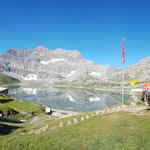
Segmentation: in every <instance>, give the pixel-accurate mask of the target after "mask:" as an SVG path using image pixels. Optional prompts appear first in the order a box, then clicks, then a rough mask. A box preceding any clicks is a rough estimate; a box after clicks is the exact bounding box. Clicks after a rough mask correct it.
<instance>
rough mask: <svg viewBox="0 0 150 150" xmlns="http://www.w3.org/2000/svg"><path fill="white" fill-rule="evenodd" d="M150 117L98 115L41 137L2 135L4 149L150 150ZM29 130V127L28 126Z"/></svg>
mask: <svg viewBox="0 0 150 150" xmlns="http://www.w3.org/2000/svg"><path fill="white" fill-rule="evenodd" d="M149 122H150V117H149V113H147V115H146V116H137V115H132V114H128V113H125V112H118V113H113V114H106V115H99V116H95V117H93V118H91V119H89V120H86V121H84V122H80V123H78V124H74V125H71V126H67V125H66V126H65V127H63V128H57V129H56V130H47V131H46V132H44V133H41V134H40V135H34V134H33V135H28V134H25V135H22V136H21V135H19V134H17V133H16V132H15V133H11V134H9V135H5V136H0V149H1V150H10V149H11V150H20V149H22V150H72V149H73V150H84V149H85V150H86V149H88V150H149V147H150V142H149V141H150V136H149V135H150V126H149ZM26 128H27V127H26Z"/></svg>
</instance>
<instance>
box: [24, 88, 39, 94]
mask: <svg viewBox="0 0 150 150" xmlns="http://www.w3.org/2000/svg"><path fill="white" fill-rule="evenodd" d="M22 90H23V91H24V92H25V93H27V94H29V95H35V94H36V93H37V89H36V88H23V89H22Z"/></svg>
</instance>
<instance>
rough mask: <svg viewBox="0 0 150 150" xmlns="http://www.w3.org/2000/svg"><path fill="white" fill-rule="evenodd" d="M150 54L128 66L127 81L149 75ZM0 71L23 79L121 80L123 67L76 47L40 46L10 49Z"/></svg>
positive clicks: (36, 80)
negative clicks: (98, 59) (91, 56)
mask: <svg viewBox="0 0 150 150" xmlns="http://www.w3.org/2000/svg"><path fill="white" fill-rule="evenodd" d="M149 64H150V57H147V58H145V59H143V60H141V61H140V62H138V63H137V64H135V65H132V66H130V67H128V68H125V69H124V71H125V81H131V80H132V79H133V78H135V77H136V78H138V79H139V80H140V81H141V82H142V81H146V80H148V79H149V77H150V66H149ZM0 71H1V72H3V73H5V74H9V75H12V76H13V77H16V78H18V79H19V80H21V81H25V82H30V81H35V82H39V81H40V82H46V83H54V82H58V81H64V82H70V81H74V80H77V79H81V78H82V79H85V78H89V77H90V78H92V79H94V80H95V79H96V80H99V81H103V82H113V83H115V82H116V83H118V82H120V81H121V79H122V70H121V69H117V68H114V67H113V66H110V65H108V66H102V65H99V64H95V63H94V62H92V61H90V60H87V59H84V58H83V57H82V56H81V54H80V53H79V52H78V51H77V50H63V49H61V48H57V49H55V50H49V49H48V48H45V47H43V46H39V47H37V48H35V49H32V50H27V49H16V48H12V49H9V50H8V51H7V52H4V53H3V54H2V55H0Z"/></svg>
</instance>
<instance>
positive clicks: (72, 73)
mask: <svg viewBox="0 0 150 150" xmlns="http://www.w3.org/2000/svg"><path fill="white" fill-rule="evenodd" d="M76 72H77V71H76V70H73V71H71V72H70V74H68V77H71V76H73V75H74V74H75V73H76Z"/></svg>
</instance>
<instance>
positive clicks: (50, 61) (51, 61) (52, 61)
mask: <svg viewBox="0 0 150 150" xmlns="http://www.w3.org/2000/svg"><path fill="white" fill-rule="evenodd" d="M65 60H66V59H64V58H53V59H51V60H49V61H45V60H43V61H41V62H40V63H41V64H43V65H47V64H51V63H55V62H59V61H65Z"/></svg>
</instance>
